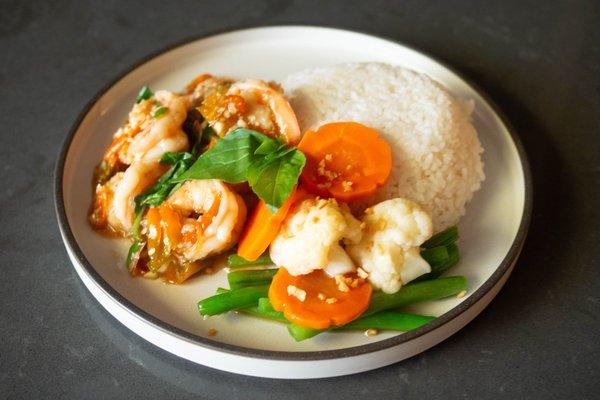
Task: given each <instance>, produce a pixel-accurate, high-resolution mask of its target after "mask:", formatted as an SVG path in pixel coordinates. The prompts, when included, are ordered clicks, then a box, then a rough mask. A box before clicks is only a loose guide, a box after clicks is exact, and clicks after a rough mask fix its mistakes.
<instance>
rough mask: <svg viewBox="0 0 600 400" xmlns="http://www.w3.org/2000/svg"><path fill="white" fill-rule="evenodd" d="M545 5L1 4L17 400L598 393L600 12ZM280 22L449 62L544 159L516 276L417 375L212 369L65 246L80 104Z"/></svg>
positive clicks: (3, 193) (1, 383)
mask: <svg viewBox="0 0 600 400" xmlns="http://www.w3.org/2000/svg"><path fill="white" fill-rule="evenodd" d="M540 3H541V4H540V5H536V2H528V1H522V0H521V1H503V2H494V3H491V2H486V3H485V4H484V3H483V2H464V1H463V2H456V1H452V2H446V1H435V2H421V1H405V2H384V1H368V2H367V1H361V2H342V1H336V2H318V1H297V2H294V1H277V0H273V1H260V2H246V1H224V0H223V1H217V2H192V1H186V2H182V3H178V4H172V3H171V2H167V1H152V2H145V3H141V2H140V3H138V2H126V3H125V2H114V1H102V2H100V1H98V2H91V1H87V2H80V1H75V0H74V1H60V2H54V3H50V2H33V1H16V0H15V1H11V0H8V1H7V0H2V1H0V118H1V119H0V121H1V122H0V135H1V144H0V159H1V160H2V162H1V167H0V169H1V171H2V172H1V174H0V177H1V185H0V222H1V223H0V271H1V272H0V274H1V275H0V276H1V277H0V290H1V299H2V310H1V312H0V315H1V321H0V335H1V341H0V398H85V399H92V398H177V399H184V398H211V399H222V398H227V399H242V398H264V399H267V398H269V399H270V398H273V399H282V398H285V399H296V398H314V399H320V398H323V399H335V398H350V397H359V396H360V397H365V398H373V399H374V398H391V397H396V398H418V399H423V398H444V399H448V398H472V399H487V398H543V399H558V398H561V399H566V398H598V397H599V396H600V370H599V360H600V312H599V311H600V273H599V271H600V235H599V229H598V225H599V224H600V218H599V217H600V211H599V206H600V145H599V141H600V134H599V130H600V5H599V3H598V2H593V1H588V2H585V1H570V2H562V3H554V2H550V3H545V2H543V3H542V2H540ZM279 23H312V24H321V25H329V26H336V27H343V28H349V29H358V30H362V31H366V32H370V33H373V34H377V35H383V36H388V37H390V38H393V39H396V40H399V41H401V42H404V43H406V44H408V45H411V46H414V47H416V48H418V49H421V50H423V51H425V52H427V53H430V54H432V55H434V56H436V57H439V58H440V59H442V60H443V61H445V62H447V63H448V64H450V65H452V66H453V67H455V68H456V69H458V70H459V71H460V72H462V73H463V74H465V75H466V76H467V77H468V78H470V79H472V80H473V81H475V82H476V83H477V84H478V85H479V86H481V87H482V88H483V89H484V90H485V91H487V92H488V93H489V94H490V95H491V96H492V98H493V99H494V100H495V101H496V102H497V103H498V104H499V105H500V107H501V108H502V109H503V110H504V111H505V112H506V114H507V115H508V117H509V119H510V120H511V121H512V123H513V124H514V126H515V127H516V129H517V132H518V134H519V136H520V137H521V138H522V140H523V142H524V145H525V147H526V150H527V152H528V154H529V157H530V161H531V166H532V172H533V179H534V190H535V201H534V212H533V219H532V225H531V230H530V235H529V237H528V239H527V242H526V245H525V248H524V250H523V253H522V256H521V258H520V260H519V262H518V264H517V267H516V269H515V271H514V273H513V275H512V276H511V278H510V279H509V281H508V283H507V284H506V286H505V288H504V289H503V290H502V291H501V293H500V294H499V295H498V297H497V298H496V299H495V300H494V301H493V302H492V303H491V305H490V306H489V307H488V308H487V309H486V310H485V311H484V312H483V313H482V314H481V315H480V316H479V317H477V318H476V319H475V320H474V321H473V322H472V323H471V324H469V325H468V326H467V327H465V328H464V329H463V330H461V331H460V332H459V333H457V334H456V335H454V336H453V337H451V338H450V339H448V340H446V341H445V342H443V343H441V344H439V345H438V346H436V347H434V348H433V349H431V350H429V351H427V352H425V353H424V354H420V355H418V356H416V357H413V358H412V359H409V360H407V361H404V362H402V363H399V364H396V365H392V366H389V367H386V368H382V369H379V370H376V371H371V372H368V373H363V374H359V375H354V376H349V377H342V378H334V379H324V380H312V381H282V380H268V379H258V378H250V377H244V376H236V375H231V374H227V373H223V372H219V371H216V370H212V369H209V368H205V367H201V366H198V365H195V364H193V363H191V362H187V361H185V360H182V359H179V358H177V357H175V356H172V355H170V354H168V353H166V352H164V351H163V350H161V349H159V348H157V347H154V346H153V345H151V344H149V343H147V342H145V341H144V340H143V339H141V338H139V337H137V336H136V335H135V334H133V333H131V332H130V331H128V330H127V328H125V327H123V326H121V324H120V323H119V322H117V321H116V320H115V319H114V318H113V317H112V316H110V315H109V314H108V313H107V312H106V311H105V310H104V309H103V308H101V306H100V305H99V304H98V303H97V302H96V301H95V300H94V298H92V297H91V295H90V294H89V293H88V292H87V290H86V289H85V288H84V286H83V284H82V283H81V282H80V280H79V279H78V277H77V276H76V274H75V271H74V270H73V268H72V266H71V265H70V262H69V260H68V258H67V254H66V252H65V250H64V248H63V245H62V242H61V239H60V236H59V233H58V228H57V224H56V221H55V216H54V209H53V193H52V175H53V166H54V162H55V160H56V156H57V154H58V151H59V148H60V146H61V142H62V140H63V138H64V137H65V135H66V133H67V132H68V130H69V128H70V126H71V125H72V124H73V122H74V120H75V119H76V117H77V115H78V113H79V111H80V110H81V108H82V107H83V105H84V104H85V103H86V102H87V101H88V100H89V99H90V98H91V97H92V96H93V95H94V94H95V93H96V92H97V91H98V90H99V89H100V88H101V87H102V86H103V85H104V84H105V83H106V82H108V81H109V80H110V79H111V78H113V77H114V76H115V75H116V74H117V73H119V72H120V71H122V70H124V69H126V68H127V67H128V66H130V65H132V64H133V63H135V62H136V61H137V60H138V59H140V58H142V57H145V56H147V55H148V54H151V53H153V52H154V51H156V50H158V49H160V48H162V47H165V46H167V45H169V44H171V43H174V42H177V41H181V40H183V39H184V38H187V37H191V36H196V35H200V34H202V33H204V32H209V31H214V30H218V29H223V28H228V27H230V28H234V27H236V26H242V25H243V26H247V25H252V24H279ZM487 151H494V150H493V149H487Z"/></svg>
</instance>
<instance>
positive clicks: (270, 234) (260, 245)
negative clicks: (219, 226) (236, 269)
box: [237, 189, 305, 261]
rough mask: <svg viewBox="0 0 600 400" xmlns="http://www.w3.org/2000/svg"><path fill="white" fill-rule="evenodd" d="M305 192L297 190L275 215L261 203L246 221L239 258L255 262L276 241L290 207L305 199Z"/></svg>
mask: <svg viewBox="0 0 600 400" xmlns="http://www.w3.org/2000/svg"><path fill="white" fill-rule="evenodd" d="M304 196H305V192H304V191H303V190H301V189H296V190H295V191H294V192H293V193H292V195H291V196H290V197H289V198H288V199H287V201H286V202H285V203H283V205H282V206H281V207H280V208H279V209H278V210H277V212H275V213H273V212H272V211H271V210H270V209H269V207H268V206H267V204H266V203H265V202H264V201H260V202H259V203H258V205H257V206H256V208H255V209H254V212H253V213H252V214H251V215H250V217H249V218H248V221H246V227H245V228H244V232H242V236H241V237H240V241H239V244H238V250H237V253H238V256H240V257H242V258H244V259H246V260H248V261H255V260H256V259H257V258H258V257H259V256H260V255H261V254H263V253H264V252H265V250H267V248H268V247H269V244H271V242H272V241H273V239H275V236H277V233H278V232H279V228H280V227H281V224H282V223H283V220H284V219H285V217H286V215H287V214H288V211H289V209H290V207H291V206H292V205H293V204H294V203H296V202H298V201H300V200H301V199H303V198H304Z"/></svg>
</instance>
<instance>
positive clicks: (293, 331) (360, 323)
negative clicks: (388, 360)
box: [288, 311, 435, 342]
mask: <svg viewBox="0 0 600 400" xmlns="http://www.w3.org/2000/svg"><path fill="white" fill-rule="evenodd" d="M434 319H435V317H430V316H426V315H418V314H407V313H402V312H396V311H380V312H378V313H376V314H373V315H367V316H363V317H360V318H358V319H355V320H354V321H352V322H349V323H348V324H346V325H342V326H339V327H335V328H333V329H325V330H321V329H312V328H307V327H304V326H300V325H296V324H289V325H288V332H289V333H290V335H291V336H292V337H293V338H294V339H295V340H296V341H297V342H300V341H302V340H306V339H310V338H311V337H314V336H317V335H318V334H320V333H323V332H326V331H329V330H344V331H346V330H357V329H381V330H392V331H409V330H411V329H415V328H418V327H420V326H422V325H425V324H426V323H428V322H429V321H432V320H434Z"/></svg>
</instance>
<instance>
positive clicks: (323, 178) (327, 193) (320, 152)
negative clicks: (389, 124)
mask: <svg viewBox="0 0 600 400" xmlns="http://www.w3.org/2000/svg"><path fill="white" fill-rule="evenodd" d="M298 148H299V149H300V150H302V152H303V153H304V154H305V155H306V158H307V162H306V167H305V168H304V171H303V172H302V175H301V180H302V183H303V184H304V185H305V186H306V188H307V190H308V191H310V192H312V193H315V194H318V195H320V196H324V197H335V198H336V199H338V200H343V201H350V200H356V199H359V198H363V197H366V196H368V195H370V194H372V193H374V192H375V190H376V189H377V188H378V187H380V186H381V185H383V184H384V183H385V182H386V181H387V179H388V177H389V175H390V172H391V170H392V152H391V149H390V145H389V144H388V143H387V142H386V141H385V140H383V139H381V138H380V137H379V135H378V134H377V132H376V131H375V130H374V129H371V128H369V127H366V126H364V125H361V124H358V123H356V122H335V123H330V124H326V125H323V126H321V127H320V128H319V129H318V130H317V131H314V132H313V131H308V132H306V133H305V134H304V137H303V138H302V140H301V141H300V144H299V145H298Z"/></svg>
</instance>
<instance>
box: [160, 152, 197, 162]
mask: <svg viewBox="0 0 600 400" xmlns="http://www.w3.org/2000/svg"><path fill="white" fill-rule="evenodd" d="M191 156H192V155H191V154H190V153H183V152H182V153H177V152H175V151H167V152H166V153H163V155H162V156H161V157H160V163H161V164H167V165H175V164H177V163H178V162H179V161H181V160H183V159H184V158H186V157H191Z"/></svg>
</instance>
